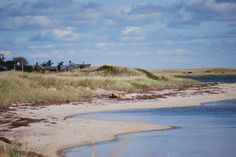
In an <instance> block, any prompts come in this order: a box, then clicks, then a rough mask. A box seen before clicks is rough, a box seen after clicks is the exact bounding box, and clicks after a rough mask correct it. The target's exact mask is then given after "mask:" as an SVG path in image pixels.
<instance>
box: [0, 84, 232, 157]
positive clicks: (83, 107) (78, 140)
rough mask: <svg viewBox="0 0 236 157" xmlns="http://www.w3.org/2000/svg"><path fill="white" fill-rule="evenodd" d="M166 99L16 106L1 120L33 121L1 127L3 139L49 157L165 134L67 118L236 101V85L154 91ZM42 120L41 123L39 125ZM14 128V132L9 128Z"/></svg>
mask: <svg viewBox="0 0 236 157" xmlns="http://www.w3.org/2000/svg"><path fill="white" fill-rule="evenodd" d="M152 93H154V94H156V95H165V97H160V98H155V99H147V100H126V101H119V100H116V99H109V98H107V99H96V100H94V101H93V102H91V103H76V102H73V103H69V104H62V105H48V106H30V105H23V104H22V105H20V106H18V105H17V106H12V107H10V108H9V111H6V112H5V113H2V115H1V116H3V117H5V120H6V121H7V120H9V119H7V117H8V118H9V117H11V118H13V119H11V121H17V120H19V119H24V118H25V119H24V120H26V121H27V120H29V119H31V120H32V119H33V121H32V122H30V121H29V124H28V125H25V126H14V125H9V124H8V123H4V124H1V126H0V129H1V131H0V137H6V138H8V139H10V140H16V141H19V142H21V143H23V144H25V145H26V148H27V149H28V150H30V151H34V152H37V153H40V154H43V155H45V156H48V157H57V156H62V154H61V151H62V150H65V149H68V148H72V147H76V146H82V145H88V144H94V143H98V142H102V141H108V140H113V139H115V138H116V136H117V135H119V134H126V133H133V132H143V131H153V130H165V129H170V128H171V126H162V125H156V124H145V123H140V122H135V123H134V122H132V123H128V122H114V121H105V120H90V119H80V120H72V119H66V117H68V116H71V115H75V114H82V113H92V112H105V111H115V110H127V109H146V108H164V107H187V106H196V105H201V104H202V103H208V102H214V101H222V100H229V99H236V83H234V84H217V85H212V86H210V87H207V88H206V87H199V88H194V87H192V88H188V89H184V90H176V89H168V90H161V91H152ZM37 120H38V121H37ZM9 126H11V128H9ZM0 142H1V141H0Z"/></svg>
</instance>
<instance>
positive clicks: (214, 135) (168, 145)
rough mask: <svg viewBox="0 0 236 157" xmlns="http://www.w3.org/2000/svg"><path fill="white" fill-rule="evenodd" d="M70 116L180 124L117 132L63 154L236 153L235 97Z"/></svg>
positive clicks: (158, 156) (160, 156) (173, 156)
mask: <svg viewBox="0 0 236 157" xmlns="http://www.w3.org/2000/svg"><path fill="white" fill-rule="evenodd" d="M73 118H92V119H103V120H114V121H129V122H145V123H155V124H164V125H171V126H179V127H180V128H178V129H173V130H168V131H152V132H144V133H136V134H126V135H120V136H119V138H118V140H115V141H110V142H104V143H100V144H96V145H90V146H83V147H78V148H73V149H68V150H66V151H64V155H65V156H66V157H91V156H92V157H93V156H97V157H235V156H236V150H235V148H236V147H235V146H236V100H228V101H221V102H214V103H208V104H204V105H202V106H198V107H183V108H169V109H168V108H166V109H145V110H128V111H127V110H126V111H115V112H107V113H93V114H87V115H82V116H75V117H73ZM104 131H105V130H104Z"/></svg>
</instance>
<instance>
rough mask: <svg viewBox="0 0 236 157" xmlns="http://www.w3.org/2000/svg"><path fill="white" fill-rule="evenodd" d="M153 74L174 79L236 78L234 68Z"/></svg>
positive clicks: (183, 70)
mask: <svg viewBox="0 0 236 157" xmlns="http://www.w3.org/2000/svg"><path fill="white" fill-rule="evenodd" d="M153 72H154V73H155V74H163V75H170V76H174V77H184V78H193V77H225V76H236V68H201V69H178V70H153Z"/></svg>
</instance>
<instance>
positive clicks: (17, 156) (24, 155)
mask: <svg viewBox="0 0 236 157" xmlns="http://www.w3.org/2000/svg"><path fill="white" fill-rule="evenodd" d="M0 157H43V156H42V155H40V154H37V153H34V152H27V151H26V148H22V144H19V143H18V144H12V145H11V146H9V147H4V146H0Z"/></svg>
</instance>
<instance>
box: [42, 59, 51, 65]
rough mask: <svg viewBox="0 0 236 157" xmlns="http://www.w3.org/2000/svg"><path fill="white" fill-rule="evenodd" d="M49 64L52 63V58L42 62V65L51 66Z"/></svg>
mask: <svg viewBox="0 0 236 157" xmlns="http://www.w3.org/2000/svg"><path fill="white" fill-rule="evenodd" d="M51 65H53V62H52V60H48V61H47V62H44V63H43V64H42V66H51Z"/></svg>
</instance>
